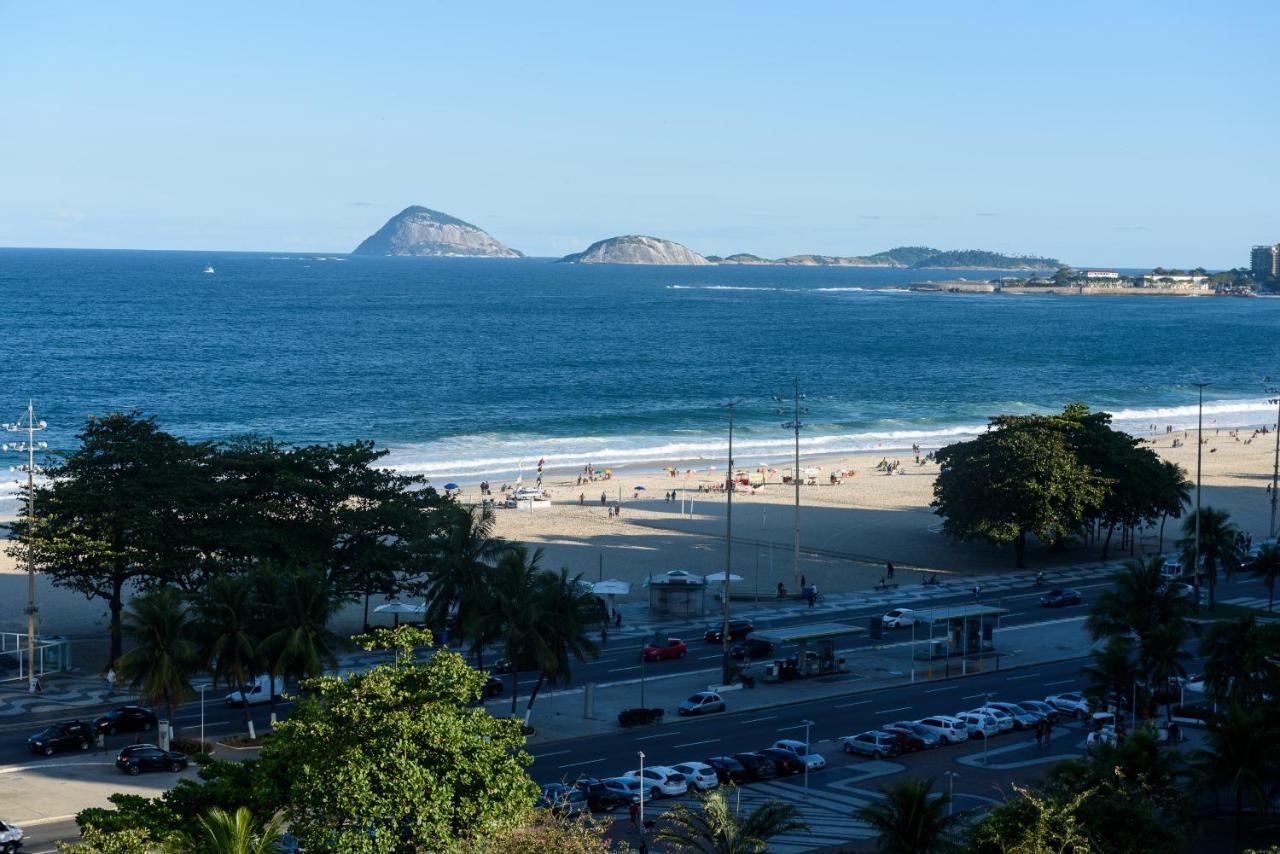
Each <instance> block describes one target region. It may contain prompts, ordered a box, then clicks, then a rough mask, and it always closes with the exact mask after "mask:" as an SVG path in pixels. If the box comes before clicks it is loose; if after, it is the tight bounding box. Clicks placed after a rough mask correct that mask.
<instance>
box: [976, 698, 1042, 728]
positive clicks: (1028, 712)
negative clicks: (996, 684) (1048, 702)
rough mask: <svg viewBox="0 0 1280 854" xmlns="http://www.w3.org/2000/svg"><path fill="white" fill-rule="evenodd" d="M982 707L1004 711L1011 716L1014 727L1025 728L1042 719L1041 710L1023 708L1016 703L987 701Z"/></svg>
mask: <svg viewBox="0 0 1280 854" xmlns="http://www.w3.org/2000/svg"><path fill="white" fill-rule="evenodd" d="M984 708H988V709H996V710H997V711H1000V712H1004V713H1005V714H1006V715H1008V716H1009V717H1011V718H1013V728H1014V729H1027V728H1028V727H1033V726H1035V725H1036V724H1038V723H1039V722H1040V721H1041V720H1043V719H1044V713H1043V712H1038V711H1036V710H1035V709H1024V708H1023V707H1022V706H1021V705H1019V704H1018V703H1006V702H999V703H995V702H992V703H987V705H986V706H985V707H984Z"/></svg>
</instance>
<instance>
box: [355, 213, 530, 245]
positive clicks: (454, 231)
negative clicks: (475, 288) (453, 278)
mask: <svg viewBox="0 0 1280 854" xmlns="http://www.w3.org/2000/svg"><path fill="white" fill-rule="evenodd" d="M351 254H352V255H418V256H443V257H460V258H523V257H524V254H523V253H521V252H517V251H516V250H514V249H510V248H508V247H506V246H503V245H502V244H501V243H499V242H498V241H497V240H495V239H494V238H493V236H492V235H490V234H489V232H487V231H485V230H484V229H482V228H478V227H476V226H474V225H472V224H471V223H469V222H463V221H462V220H460V219H458V218H457V217H452V216H449V215H448V214H446V213H441V212H440V211H433V210H431V209H430V208H424V207H422V206H420V205H411V206H409V207H407V208H405V209H404V210H402V211H400V213H398V214H396V215H395V216H393V217H392V218H391V219H389V220H387V224H386V225H384V226H383V227H382V228H380V229H378V231H377V232H376V233H375V234H373V235H372V236H371V237H368V238H366V239H365V241H364V242H363V243H361V244H360V245H359V246H357V247H356V248H355V251H353V252H352V253H351Z"/></svg>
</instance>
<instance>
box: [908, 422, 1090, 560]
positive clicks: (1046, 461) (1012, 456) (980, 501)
mask: <svg viewBox="0 0 1280 854" xmlns="http://www.w3.org/2000/svg"><path fill="white" fill-rule="evenodd" d="M1071 434H1072V429H1071V425H1070V424H1068V423H1067V422H1066V421H1064V420H1063V419H1061V418H1055V417H1046V416H1038V415H1028V416H1001V417H997V418H993V419H992V420H991V426H990V428H989V429H988V431H987V432H986V433H983V434H982V435H981V436H978V437H977V438H976V439H972V440H970V441H967V442H959V443H956V444H954V445H948V446H947V447H945V448H943V449H942V450H940V451H939V452H938V454H937V458H938V462H939V464H940V465H941V470H940V471H939V473H938V479H937V481H936V482H935V483H934V488H933V494H934V500H933V507H934V509H935V512H937V514H938V515H939V516H941V517H942V518H943V530H944V531H945V532H946V533H947V534H949V535H950V536H952V537H955V538H957V539H960V540H974V539H984V540H987V541H988V542H991V543H993V544H997V545H1003V544H1007V543H1013V545H1014V553H1015V556H1016V558H1017V564H1018V566H1019V567H1022V566H1025V565H1026V545H1027V537H1028V536H1030V535H1034V536H1036V537H1038V538H1039V539H1040V540H1042V541H1044V542H1051V543H1057V542H1059V541H1060V540H1061V539H1062V538H1064V537H1066V536H1067V535H1069V534H1071V533H1074V532H1077V531H1079V530H1080V529H1081V526H1082V524H1083V521H1084V518H1085V516H1086V513H1087V512H1088V510H1089V508H1091V507H1097V506H1098V505H1100V504H1101V503H1102V501H1103V498H1104V497H1105V495H1106V484H1105V483H1104V482H1103V480H1102V479H1101V478H1100V477H1099V475H1098V474H1097V473H1096V472H1094V471H1093V470H1092V469H1090V468H1089V467H1088V466H1087V465H1085V464H1084V463H1082V462H1081V461H1080V459H1079V457H1078V455H1077V453H1076V451H1075V448H1074V447H1073V446H1072V443H1071Z"/></svg>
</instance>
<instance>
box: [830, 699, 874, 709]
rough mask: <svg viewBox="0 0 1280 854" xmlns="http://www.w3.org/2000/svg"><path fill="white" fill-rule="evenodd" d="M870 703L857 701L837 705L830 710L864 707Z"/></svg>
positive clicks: (868, 701)
mask: <svg viewBox="0 0 1280 854" xmlns="http://www.w3.org/2000/svg"><path fill="white" fill-rule="evenodd" d="M870 702H871V701H870V700H858V701H857V702H856V703H840V704H839V705H837V706H832V707H831V708H833V709H847V708H849V707H850V706H865V705H866V704H867V703H870Z"/></svg>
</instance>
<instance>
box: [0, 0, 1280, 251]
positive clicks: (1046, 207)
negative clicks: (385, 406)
mask: <svg viewBox="0 0 1280 854" xmlns="http://www.w3.org/2000/svg"><path fill="white" fill-rule="evenodd" d="M890 7H892V8H890ZM1278 31H1280V4H1276V3H1273V2H1257V3H1248V2H1239V3H1222V4H1210V3H1204V2H1198V3H1179V2H1169V0H1165V2H1159V3H1154V2H1153V3H1140V2H1134V3H1123V4H1120V3H1113V2H1108V3H1090V2H1080V3H1070V4H1066V3H1064V4H1049V3H1030V2H1026V3H999V2H989V3H982V4H977V3H972V4H959V3H943V2H939V3H929V2H919V3H910V4H906V3H904V4H885V3H789V4H782V3H745V2H740V3H713V2H706V3H690V2H680V3H662V2H649V3H645V4H643V5H636V4H606V3H598V2H597V3H581V4H573V3H511V4H502V3H485V4H465V3H449V4H444V3H438V4H437V3H423V2H416V3H391V2H384V3H369V4H359V5H356V4H346V3H344V4H338V3H332V4H328V3H321V2H305V3H303V2H299V3H254V4H238V3H233V2H221V3H205V4H159V3H156V4H146V3H128V2H124V3H93V4H91V3H82V4H54V3H44V2H30V3H16V2H0V246H83V247H131V248H155V249H179V248H191V249H252V250H271V249H278V250H326V251H348V250H350V249H351V248H352V247H354V246H355V244H356V243H357V242H359V241H360V240H361V239H362V238H363V237H365V236H366V235H368V234H369V233H371V232H372V231H374V230H375V229H377V228H378V227H379V226H380V225H381V224H382V223H383V222H384V221H385V220H386V219H387V218H388V217H389V216H390V215H392V214H393V213H395V212H396V211H398V210H400V209H401V208H403V207H404V206H406V205H408V204H423V205H427V206H429V207H433V208H437V209H440V210H443V211H447V212H449V213H451V214H454V215H455V216H459V217H461V218H463V219H466V220H469V221H471V222H474V223H476V224H478V225H480V226H481V227H483V228H486V229H487V230H489V231H490V232H492V233H493V234H494V235H495V236H496V237H497V238H498V239H499V240H502V241H503V242H505V243H507V244H508V245H510V246H514V247H516V248H518V249H521V250H523V251H525V252H527V253H531V254H539V255H553V254H562V253H566V252H570V251H574V250H577V249H581V248H582V247H583V246H585V245H586V244H587V243H589V242H591V241H593V240H596V239H599V238H602V237H608V236H612V235H615V234H625V233H647V234H654V235H657V236H661V237H668V238H671V239H675V240H679V241H681V242H684V243H686V244H688V245H689V246H691V247H692V248H694V249H696V250H699V251H701V252H704V253H728V252H736V251H746V252H755V253H758V254H762V255H783V254H792V253H798V252H820V253H830V254H858V253H869V252H874V251H877V250H881V249H885V248H888V247H890V246H896V245H901V244H916V243H926V244H930V245H935V246H941V247H944V248H953V247H956V248H959V247H966V248H967V247H973V248H987V249H998V250H1004V251H1010V252H1027V253H1036V254H1048V255H1054V256H1057V257H1060V258H1062V259H1064V260H1066V261H1068V262H1072V263H1077V264H1114V265H1122V266H1130V265H1131V266H1141V265H1155V264H1164V265H1166V266H1168V265H1188V266H1189V265H1194V264H1204V265H1206V266H1215V267H1222V266H1236V265H1242V264H1247V261H1248V249H1249V245H1250V244H1252V243H1259V242H1264V241H1265V242H1273V241H1280V205H1278V204H1277V199H1280V177H1278V174H1280V162H1278V160H1277V157H1276V152H1277V150H1278V146H1280V107H1277V103H1276V99H1275V91H1276V86H1277V83H1278V82H1280V50H1277V49H1276V46H1275V34H1276V33H1277V32H1278Z"/></svg>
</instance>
